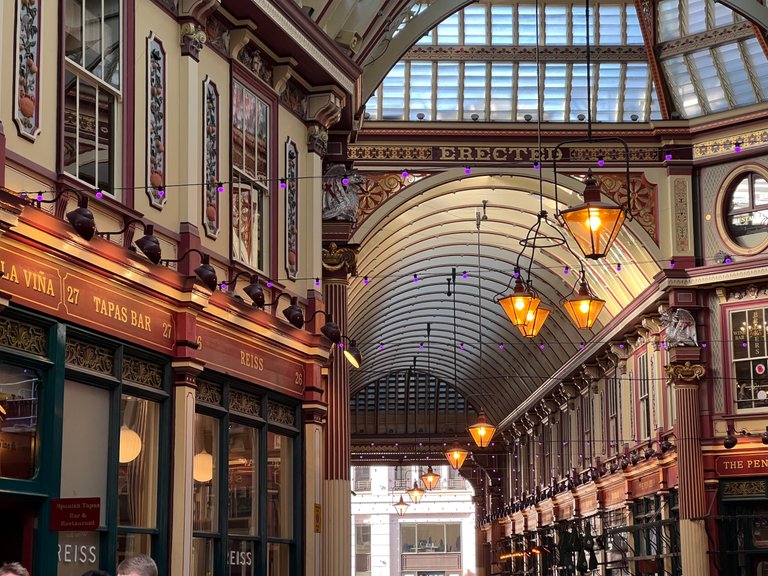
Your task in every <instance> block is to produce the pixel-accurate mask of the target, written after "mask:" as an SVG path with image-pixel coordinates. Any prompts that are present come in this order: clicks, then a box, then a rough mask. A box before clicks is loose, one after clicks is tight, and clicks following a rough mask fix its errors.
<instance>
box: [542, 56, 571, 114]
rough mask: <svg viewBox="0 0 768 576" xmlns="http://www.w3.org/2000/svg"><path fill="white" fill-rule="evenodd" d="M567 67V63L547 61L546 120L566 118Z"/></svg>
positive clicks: (545, 72) (545, 78) (545, 82)
mask: <svg viewBox="0 0 768 576" xmlns="http://www.w3.org/2000/svg"><path fill="white" fill-rule="evenodd" d="M566 73H567V68H566V65H565V64H551V63H547V65H546V67H545V69H544V109H543V113H544V118H543V119H544V120H545V121H549V122H562V121H563V120H565V101H566V89H567V88H566V84H567V81H568V80H567V74H566Z"/></svg>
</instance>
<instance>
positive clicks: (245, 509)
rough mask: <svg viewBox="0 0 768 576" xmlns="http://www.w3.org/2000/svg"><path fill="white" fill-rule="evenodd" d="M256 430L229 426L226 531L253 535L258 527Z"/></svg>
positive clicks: (236, 425) (257, 441)
mask: <svg viewBox="0 0 768 576" xmlns="http://www.w3.org/2000/svg"><path fill="white" fill-rule="evenodd" d="M258 446H259V432H258V430H256V429H255V428H252V427H250V426H246V425H244V424H232V425H231V426H230V427H229V533H230V534H247V535H250V536H255V535H256V534H258V527H259V506H258V502H259V467H258V462H259V451H258Z"/></svg>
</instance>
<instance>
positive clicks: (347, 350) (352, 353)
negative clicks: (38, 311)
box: [339, 336, 363, 368]
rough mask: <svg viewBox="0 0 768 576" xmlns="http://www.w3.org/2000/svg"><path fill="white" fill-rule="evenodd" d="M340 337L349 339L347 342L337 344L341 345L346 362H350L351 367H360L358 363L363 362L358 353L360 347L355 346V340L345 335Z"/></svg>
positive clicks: (361, 356)
mask: <svg viewBox="0 0 768 576" xmlns="http://www.w3.org/2000/svg"><path fill="white" fill-rule="evenodd" d="M341 338H342V339H344V340H348V341H349V344H340V345H339V347H342V346H343V350H344V358H346V359H347V362H349V363H350V364H352V367H353V368H360V365H361V364H362V363H363V355H362V354H361V353H360V349H359V348H358V347H357V342H355V340H354V339H350V338H347V337H346V336H342V337H341Z"/></svg>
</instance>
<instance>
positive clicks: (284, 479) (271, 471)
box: [267, 431, 293, 574]
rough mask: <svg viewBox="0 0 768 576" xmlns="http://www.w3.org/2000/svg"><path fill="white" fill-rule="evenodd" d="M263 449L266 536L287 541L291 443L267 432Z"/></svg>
mask: <svg viewBox="0 0 768 576" xmlns="http://www.w3.org/2000/svg"><path fill="white" fill-rule="evenodd" d="M267 448H268V453H267V534H268V535H269V536H274V537H277V538H291V537H292V536H293V440H292V439H291V438H289V437H287V436H283V435H281V434H276V433H274V432H271V431H270V432H268V433H267ZM271 573H272V572H270V574H271Z"/></svg>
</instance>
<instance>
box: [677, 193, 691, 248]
mask: <svg viewBox="0 0 768 576" xmlns="http://www.w3.org/2000/svg"><path fill="white" fill-rule="evenodd" d="M672 193H673V194H674V205H675V250H676V251H677V253H686V252H688V251H689V250H690V249H691V245H690V241H689V236H690V234H689V230H688V228H689V226H688V184H687V183H686V179H685V178H675V181H674V184H673V185H672Z"/></svg>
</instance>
